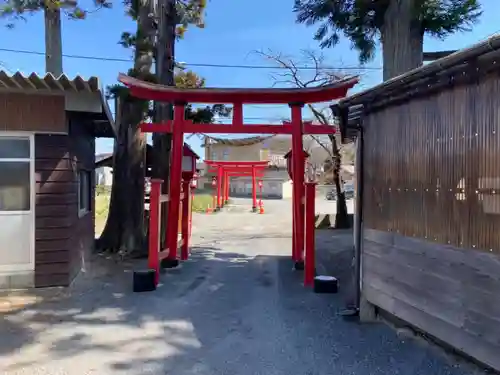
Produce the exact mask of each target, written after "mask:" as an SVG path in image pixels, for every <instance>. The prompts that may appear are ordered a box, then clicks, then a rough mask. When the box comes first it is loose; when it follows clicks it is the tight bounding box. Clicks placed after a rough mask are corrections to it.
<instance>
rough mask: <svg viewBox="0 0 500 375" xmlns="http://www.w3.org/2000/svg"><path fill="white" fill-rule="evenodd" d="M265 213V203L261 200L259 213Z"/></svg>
mask: <svg viewBox="0 0 500 375" xmlns="http://www.w3.org/2000/svg"><path fill="white" fill-rule="evenodd" d="M263 213H264V205H263V204H262V202H260V205H259V214H263Z"/></svg>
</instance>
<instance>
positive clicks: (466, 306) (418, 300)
mask: <svg viewBox="0 0 500 375" xmlns="http://www.w3.org/2000/svg"><path fill="white" fill-rule="evenodd" d="M499 108H500V77H499V76H498V74H497V73H492V74H489V75H487V76H485V77H482V78H481V80H480V81H476V82H473V83H469V84H467V85H456V86H454V87H448V88H447V90H444V91H441V92H438V93H434V94H430V95H428V96H425V97H419V98H415V99H413V100H408V101H406V102H400V103H398V104H393V105H392V106H388V107H385V108H383V109H380V110H378V111H376V112H372V113H368V114H367V115H366V117H365V119H364V124H363V125H364V127H365V138H364V142H365V150H364V183H365V185H364V202H363V205H364V206H363V222H364V243H363V253H362V254H363V259H362V266H363V272H362V274H363V293H364V295H365V296H366V297H367V298H368V300H369V301H370V302H372V303H373V304H375V305H378V306H379V307H381V308H382V309H384V310H386V311H388V312H390V313H392V314H394V315H396V316H398V317H399V318H401V319H403V320H406V321H407V322H409V323H411V324H413V325H414V326H416V327H418V328H419V329H421V330H423V331H426V332H428V333H430V334H431V335H433V336H435V337H437V338H438V339H440V340H442V341H444V342H447V343H449V344H450V345H452V346H454V347H455V348H457V349H458V350H461V351H463V352H465V353H466V354H468V355H471V356H473V357H475V358H477V359H478V360H480V361H482V362H483V363H486V364H487V365H489V366H491V367H493V368H495V369H497V370H500V359H499V357H498V353H500V329H499V328H498V327H500V298H499V296H500V168H499V166H498V162H499V160H500V113H499Z"/></svg>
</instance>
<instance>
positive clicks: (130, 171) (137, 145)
mask: <svg viewBox="0 0 500 375" xmlns="http://www.w3.org/2000/svg"><path fill="white" fill-rule="evenodd" d="M117 100H119V99H117ZM142 106H143V104H142V102H140V101H138V100H134V99H131V98H130V97H127V98H124V99H123V103H120V104H119V105H117V125H118V134H117V140H116V141H115V147H114V151H113V187H112V190H111V200H110V204H109V214H108V218H107V220H106V226H105V227H104V230H103V232H102V234H101V237H100V238H99V239H98V240H97V242H96V248H97V249H98V250H101V251H103V250H108V251H111V252H118V251H120V252H123V253H127V254H131V253H133V254H143V253H144V252H145V233H144V159H145V152H146V139H145V137H144V135H143V134H142V133H141V131H140V130H139V128H138V126H137V124H138V123H139V122H140V120H141V117H142V115H141V114H142Z"/></svg>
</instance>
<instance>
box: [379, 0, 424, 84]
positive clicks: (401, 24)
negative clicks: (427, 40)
mask: <svg viewBox="0 0 500 375" xmlns="http://www.w3.org/2000/svg"><path fill="white" fill-rule="evenodd" d="M415 6H416V4H415V0H391V1H390V4H389V7H388V8H387V10H386V12H385V15H384V26H383V28H382V30H381V35H382V38H381V39H382V50H383V61H384V64H383V65H384V66H383V79H384V81H386V80H388V79H391V78H394V77H396V76H398V75H400V74H403V73H406V72H408V71H410V70H412V69H415V68H418V67H419V66H421V65H422V64H423V44H424V43H423V41H424V34H423V31H422V26H421V23H420V22H419V21H418V19H416V18H415V17H414V16H413V15H414V14H417V11H416V9H415Z"/></svg>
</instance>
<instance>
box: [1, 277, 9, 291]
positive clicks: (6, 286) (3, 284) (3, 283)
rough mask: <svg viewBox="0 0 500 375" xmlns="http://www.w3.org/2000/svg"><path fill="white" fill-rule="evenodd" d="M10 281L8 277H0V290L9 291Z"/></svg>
mask: <svg viewBox="0 0 500 375" xmlns="http://www.w3.org/2000/svg"><path fill="white" fill-rule="evenodd" d="M9 286H10V280H9V276H8V275H0V289H9Z"/></svg>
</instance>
